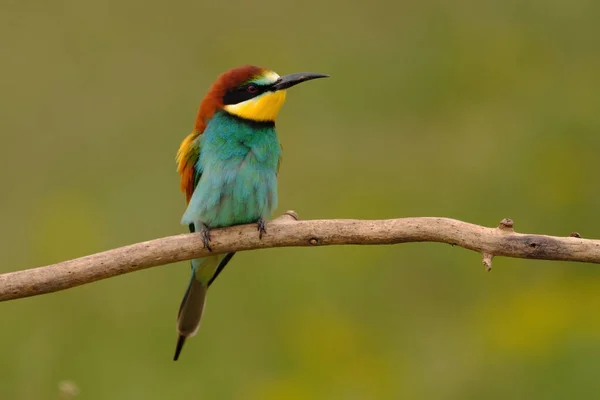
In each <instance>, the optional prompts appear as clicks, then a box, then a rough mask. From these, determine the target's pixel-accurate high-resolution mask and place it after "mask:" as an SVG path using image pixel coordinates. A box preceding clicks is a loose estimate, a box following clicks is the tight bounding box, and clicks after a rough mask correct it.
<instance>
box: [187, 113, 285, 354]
mask: <svg viewBox="0 0 600 400" xmlns="http://www.w3.org/2000/svg"><path fill="white" fill-rule="evenodd" d="M192 146H195V147H197V151H198V152H199V157H198V161H197V162H196V165H195V166H194V182H195V183H196V187H195V189H194V193H193V195H192V198H191V199H190V202H189V204H188V207H187V209H186V211H185V213H184V215H183V218H182V220H181V222H182V223H183V224H184V225H188V226H190V227H191V228H193V230H194V231H196V232H198V231H201V230H203V229H207V228H208V229H211V228H218V227H225V226H231V225H237V224H246V223H252V222H257V221H259V220H260V219H268V218H269V217H270V216H271V213H272V212H273V210H274V209H275V208H276V207H277V171H278V166H279V159H280V156H281V146H280V144H279V140H278V138H277V135H276V132H275V125H274V123H273V122H254V121H250V120H245V119H241V118H238V117H235V116H233V115H230V114H228V113H227V112H225V111H222V110H221V111H217V112H216V113H215V114H214V116H213V118H211V120H210V121H209V122H208V124H207V126H206V129H205V131H204V132H203V133H202V134H201V135H200V136H198V138H197V139H196V140H195V141H194V142H193V143H192ZM194 150H196V149H194ZM232 255H233V254H221V255H216V256H211V257H206V258H200V259H195V260H192V278H191V280H190V284H189V286H188V289H187V291H186V294H185V296H184V299H183V301H182V304H181V308H180V311H179V317H178V322H177V326H178V330H179V334H180V338H179V341H178V344H177V349H176V352H175V359H177V358H178V356H179V352H180V351H181V348H182V347H183V343H184V341H185V338H186V337H188V336H193V335H194V334H195V332H196V330H197V329H198V326H199V323H200V318H201V317H202V310H203V308H204V302H205V297H206V291H207V290H208V286H209V284H210V283H212V281H213V280H214V278H215V277H216V274H218V273H219V272H220V271H221V270H222V269H223V268H224V266H225V264H226V263H227V262H228V261H229V259H231V257H232Z"/></svg>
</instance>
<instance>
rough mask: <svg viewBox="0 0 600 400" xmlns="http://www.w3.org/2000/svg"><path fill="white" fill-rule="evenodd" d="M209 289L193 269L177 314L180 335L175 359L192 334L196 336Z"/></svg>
mask: <svg viewBox="0 0 600 400" xmlns="http://www.w3.org/2000/svg"><path fill="white" fill-rule="evenodd" d="M207 291H208V285H207V284H206V283H202V282H200V281H199V280H198V279H196V275H195V273H194V270H192V278H191V279H190V284H189V285H188V288H187V290H186V291H185V295H184V296H183V300H182V301H181V306H180V307H179V314H178V315H177V332H179V337H178V339H177V347H176V348H175V356H174V357H173V360H175V361H177V359H178V358H179V353H181V349H182V348H183V344H184V343H185V340H186V339H187V338H188V337H190V336H194V335H195V334H196V332H197V331H198V327H199V326H200V319H201V318H202V312H203V311H204V303H205V301H206V292H207Z"/></svg>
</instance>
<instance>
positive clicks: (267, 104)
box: [223, 90, 286, 121]
mask: <svg viewBox="0 0 600 400" xmlns="http://www.w3.org/2000/svg"><path fill="white" fill-rule="evenodd" d="M285 94H286V93H285V90H278V91H276V92H266V93H263V94H261V95H260V96H258V97H254V98H252V99H249V100H246V101H242V102H241V103H237V104H228V105H226V106H224V107H223V108H224V109H225V111H227V112H228V113H230V114H233V115H236V116H238V117H240V118H245V119H250V120H253V121H275V118H277V114H278V113H279V110H280V109H281V106H282V105H283V103H285Z"/></svg>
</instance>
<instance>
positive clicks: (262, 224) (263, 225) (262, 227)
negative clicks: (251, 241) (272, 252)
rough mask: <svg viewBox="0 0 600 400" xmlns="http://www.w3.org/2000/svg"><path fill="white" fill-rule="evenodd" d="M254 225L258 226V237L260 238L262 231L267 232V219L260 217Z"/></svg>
mask: <svg viewBox="0 0 600 400" xmlns="http://www.w3.org/2000/svg"><path fill="white" fill-rule="evenodd" d="M256 226H257V228H258V238H259V239H262V236H263V233H267V221H265V220H264V219H262V218H260V219H259V220H258V222H257V223H256Z"/></svg>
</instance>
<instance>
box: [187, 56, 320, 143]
mask: <svg viewBox="0 0 600 400" xmlns="http://www.w3.org/2000/svg"><path fill="white" fill-rule="evenodd" d="M328 76H329V75H325V74H315V73H312V72H304V73H299V74H290V75H284V76H279V75H278V74H277V73H275V72H273V71H271V70H268V69H265V68H260V67H255V66H252V65H245V66H243V67H238V68H234V69H232V70H229V71H227V72H225V73H223V74H221V75H220V76H219V77H218V78H217V80H216V81H215V83H213V85H212V86H211V88H210V90H209V91H208V94H207V95H206V97H205V98H204V100H202V104H201V105H200V110H199V111H198V117H197V119H196V130H197V131H199V132H202V131H203V130H204V128H205V127H206V123H207V122H208V120H209V119H210V118H211V117H212V116H213V114H214V113H215V112H216V111H217V110H221V109H222V110H225V111H226V112H228V113H229V114H232V115H235V116H237V117H240V118H244V119H248V120H252V121H275V118H276V117H277V114H278V113H279V110H280V108H281V106H282V105H283V103H284V102H285V95H286V89H288V88H290V87H292V86H295V85H297V84H298V83H301V82H305V81H308V80H311V79H317V78H326V77H328Z"/></svg>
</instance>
